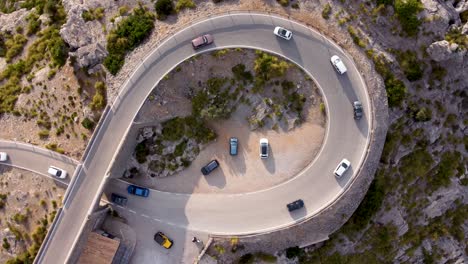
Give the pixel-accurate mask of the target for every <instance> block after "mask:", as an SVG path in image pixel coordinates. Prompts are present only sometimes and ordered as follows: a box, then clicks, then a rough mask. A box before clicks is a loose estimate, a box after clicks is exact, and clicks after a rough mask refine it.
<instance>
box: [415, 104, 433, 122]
mask: <svg viewBox="0 0 468 264" xmlns="http://www.w3.org/2000/svg"><path fill="white" fill-rule="evenodd" d="M431 118H432V111H431V109H429V108H426V107H423V108H421V109H419V111H418V112H417V113H416V116H415V120H416V121H418V122H426V121H429V120H431Z"/></svg>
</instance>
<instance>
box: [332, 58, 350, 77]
mask: <svg viewBox="0 0 468 264" xmlns="http://www.w3.org/2000/svg"><path fill="white" fill-rule="evenodd" d="M330 61H331V64H332V65H333V67H334V68H335V70H336V71H337V72H338V73H339V74H344V73H345V72H346V71H347V69H346V66H345V65H344V63H343V61H342V60H341V59H340V57H338V56H336V55H333V56H332V57H331V59H330Z"/></svg>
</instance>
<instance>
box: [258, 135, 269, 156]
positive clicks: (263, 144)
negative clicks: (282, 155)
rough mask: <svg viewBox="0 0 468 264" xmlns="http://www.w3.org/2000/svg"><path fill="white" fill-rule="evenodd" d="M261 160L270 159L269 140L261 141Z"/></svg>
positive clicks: (263, 139) (262, 139)
mask: <svg viewBox="0 0 468 264" xmlns="http://www.w3.org/2000/svg"><path fill="white" fill-rule="evenodd" d="M260 158H262V159H266V158H268V139H266V138H261V139H260Z"/></svg>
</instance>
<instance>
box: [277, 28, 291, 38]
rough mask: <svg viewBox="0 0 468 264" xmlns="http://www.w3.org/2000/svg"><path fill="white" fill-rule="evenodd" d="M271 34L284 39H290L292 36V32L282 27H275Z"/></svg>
mask: <svg viewBox="0 0 468 264" xmlns="http://www.w3.org/2000/svg"><path fill="white" fill-rule="evenodd" d="M273 34H275V35H276V36H278V37H280V38H284V39H286V40H290V39H291V38H292V32H291V31H289V30H287V29H285V28H282V27H275V30H273Z"/></svg>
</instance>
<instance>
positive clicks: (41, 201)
mask: <svg viewBox="0 0 468 264" xmlns="http://www.w3.org/2000/svg"><path fill="white" fill-rule="evenodd" d="M64 192H65V190H64V189H62V188H60V187H59V186H58V185H56V184H55V183H54V181H53V180H52V179H49V178H47V177H44V176H40V175H36V174H33V173H31V172H28V171H24V170H19V169H13V168H11V167H7V166H1V165H0V194H2V195H1V197H0V200H1V202H0V204H2V205H3V207H2V208H1V207H0V227H1V229H0V239H1V241H0V243H2V245H3V247H2V249H1V251H0V262H1V263H5V262H6V261H7V260H8V259H10V258H13V257H15V256H16V255H18V254H21V253H22V252H24V251H26V250H27V248H28V247H29V246H31V245H32V243H33V240H34V238H33V237H32V233H33V232H34V231H35V230H36V228H37V227H38V226H39V222H40V221H41V219H44V217H47V219H48V223H49V224H50V223H51V222H52V219H51V218H50V213H51V212H52V211H54V210H55V209H57V208H58V207H61V204H60V203H61V200H62V197H63V194H64ZM17 213H18V214H21V215H25V216H26V217H25V219H23V220H22V221H18V220H20V219H19V218H16V219H15V217H14V215H15V214H17ZM9 226H10V227H9ZM11 227H13V229H17V230H19V231H20V232H21V234H22V238H21V239H16V238H15V234H14V232H12V228H11ZM5 241H7V242H8V243H6V242H5ZM6 244H9V245H10V246H9V249H6V247H7V246H6Z"/></svg>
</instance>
